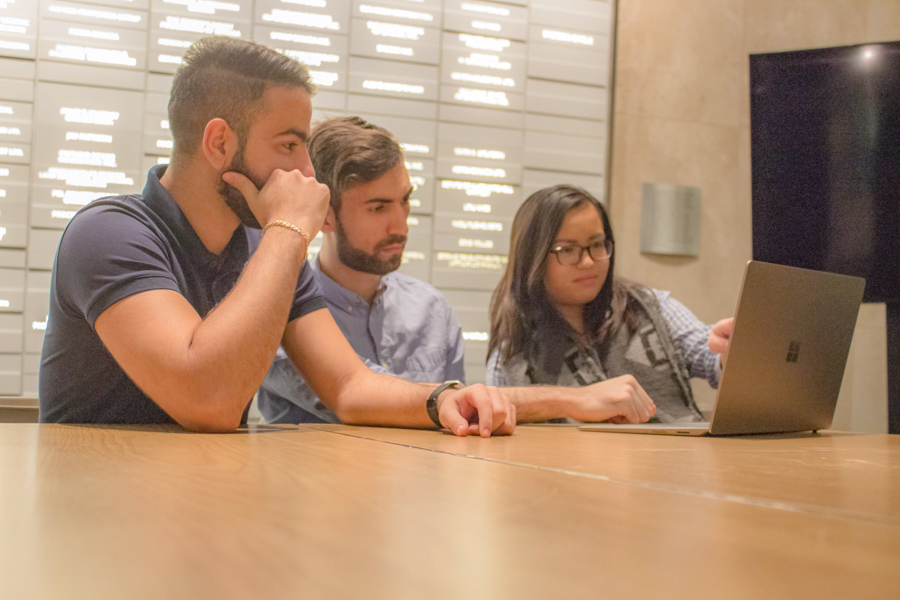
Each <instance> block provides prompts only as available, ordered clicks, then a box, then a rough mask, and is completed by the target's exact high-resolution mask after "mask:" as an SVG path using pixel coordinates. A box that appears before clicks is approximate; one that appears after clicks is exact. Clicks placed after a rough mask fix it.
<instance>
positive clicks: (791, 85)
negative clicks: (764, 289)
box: [750, 42, 900, 302]
mask: <svg viewBox="0 0 900 600" xmlns="http://www.w3.org/2000/svg"><path fill="white" fill-rule="evenodd" d="M750 90H751V92H750V96H751V97H750V113H751V140H752V146H751V156H752V169H753V170H752V175H753V179H752V181H753V184H752V185H753V258H754V259H756V260H762V261H766V262H773V263H779V264H784V265H792V266H797V267H805V268H809V269H819V270H824V271H832V272H836V273H846V274H849V275H858V276H860V277H864V278H865V279H866V293H865V301H867V302H894V301H898V300H900V42H889V43H878V44H865V45H860V46H846V47H840V48H825V49H818V50H803V51H797V52H781V53H776V54H756V55H751V56H750Z"/></svg>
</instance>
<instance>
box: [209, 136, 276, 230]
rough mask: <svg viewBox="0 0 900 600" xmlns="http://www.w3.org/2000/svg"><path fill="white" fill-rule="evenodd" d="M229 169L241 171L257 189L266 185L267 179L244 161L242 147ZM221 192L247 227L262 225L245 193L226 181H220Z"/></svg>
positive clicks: (258, 227) (254, 227)
mask: <svg viewBox="0 0 900 600" xmlns="http://www.w3.org/2000/svg"><path fill="white" fill-rule="evenodd" d="M228 170H229V171H234V172H236V173H240V174H241V175H243V176H244V177H246V178H247V179H249V180H250V181H252V182H253V185H255V186H256V189H258V190H261V189H262V187H263V186H264V185H266V180H265V179H263V178H262V177H258V176H257V175H254V174H253V172H252V171H250V167H248V166H247V163H246V162H245V161H244V149H243V148H241V149H240V150H238V151H237V154H235V155H234V157H233V158H232V159H231V164H230V165H229V166H228ZM219 194H220V195H221V196H222V198H223V199H224V200H225V204H226V205H227V206H228V208H230V209H231V212H233V213H234V214H235V215H237V218H238V219H240V221H241V223H242V224H243V225H244V226H245V227H250V228H253V229H260V228H261V227H262V225H260V224H259V221H258V220H257V218H256V216H255V215H254V214H253V211H252V210H250V205H249V204H247V199H246V198H244V195H243V194H242V193H241V192H240V190H239V189H237V188H236V187H234V186H233V185H230V184H228V183H225V181H224V180H223V181H220V182H219Z"/></svg>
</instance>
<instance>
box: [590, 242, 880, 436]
mask: <svg viewBox="0 0 900 600" xmlns="http://www.w3.org/2000/svg"><path fill="white" fill-rule="evenodd" d="M864 288H865V280H864V279H862V278H860V277H851V276H848V275H838V274H835V273H826V272H823V271H812V270H809V269H798V268H796V267H786V266H783V265H774V264H769V263H764V262H759V261H752V260H751V261H749V262H748V263H747V268H746V270H745V271H744V282H743V284H742V285H741V293H740V297H739V299H738V306H737V310H736V311H735V316H734V330H733V331H732V335H731V343H730V346H729V350H728V360H727V361H726V366H725V369H724V370H723V371H722V376H721V378H720V380H719V390H718V393H717V394H716V403H715V407H714V409H713V413H712V417H711V418H710V420H709V422H708V423H689V424H670V423H643V424H640V425H614V424H612V423H598V424H591V425H582V426H580V427H579V429H581V430H583V431H604V432H616V433H656V434H669V435H739V434H763V433H788V432H798V431H818V430H819V429H827V428H828V427H830V426H831V420H832V418H833V417H834V409H835V406H836V405H837V399H838V393H839V392H840V390H841V381H842V380H843V378H844V368H845V366H846V364H847V355H848V354H849V352H850V342H851V341H852V339H853V330H854V328H855V327H856V318H857V315H858V314H859V306H860V303H861V302H862V296H863V289H864Z"/></svg>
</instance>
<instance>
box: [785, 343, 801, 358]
mask: <svg viewBox="0 0 900 600" xmlns="http://www.w3.org/2000/svg"><path fill="white" fill-rule="evenodd" d="M799 357H800V342H791V343H790V345H788V353H787V362H789V363H795V362H797V358H799Z"/></svg>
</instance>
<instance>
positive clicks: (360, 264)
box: [335, 219, 406, 275]
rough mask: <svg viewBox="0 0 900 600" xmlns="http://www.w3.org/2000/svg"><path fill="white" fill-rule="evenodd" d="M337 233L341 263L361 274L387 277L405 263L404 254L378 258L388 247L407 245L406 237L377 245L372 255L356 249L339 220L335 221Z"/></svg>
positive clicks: (398, 236) (389, 239) (382, 241)
mask: <svg viewBox="0 0 900 600" xmlns="http://www.w3.org/2000/svg"><path fill="white" fill-rule="evenodd" d="M335 233H336V234H337V253H338V259H340V261H341V262H342V263H343V264H344V265H346V266H348V267H350V268H351V269H353V270H354V271H359V272H360V273H369V274H370V275H387V274H388V273H390V272H392V271H396V270H397V269H398V268H399V267H400V263H401V262H402V261H403V253H402V252H401V253H399V254H396V255H394V256H392V257H390V258H389V259H387V260H381V259H379V258H378V252H379V251H381V249H382V248H386V247H387V246H393V245H394V244H405V243H406V236H405V235H392V236H388V237H386V238H385V239H383V240H381V241H380V242H378V243H377V244H375V250H374V252H373V253H372V254H368V253H366V252H363V251H362V250H360V249H359V248H354V247H353V246H352V245H351V244H350V240H349V239H348V238H347V232H346V231H345V230H344V227H343V226H342V225H341V221H340V220H339V219H335Z"/></svg>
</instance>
